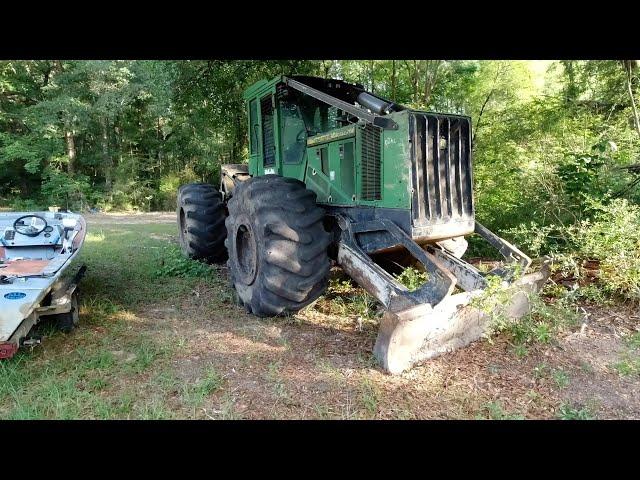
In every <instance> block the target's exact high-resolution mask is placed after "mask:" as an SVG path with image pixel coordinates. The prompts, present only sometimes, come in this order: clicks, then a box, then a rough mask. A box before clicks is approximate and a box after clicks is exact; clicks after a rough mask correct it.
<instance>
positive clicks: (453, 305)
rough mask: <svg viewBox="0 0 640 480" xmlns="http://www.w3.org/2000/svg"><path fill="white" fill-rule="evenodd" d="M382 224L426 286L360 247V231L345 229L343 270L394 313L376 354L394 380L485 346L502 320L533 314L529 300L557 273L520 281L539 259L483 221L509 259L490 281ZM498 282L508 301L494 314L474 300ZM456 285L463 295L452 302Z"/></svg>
mask: <svg viewBox="0 0 640 480" xmlns="http://www.w3.org/2000/svg"><path fill="white" fill-rule="evenodd" d="M380 223H381V227H382V226H383V227H384V228H385V230H387V231H388V232H389V233H391V234H392V235H393V236H394V237H395V238H396V239H397V240H398V244H401V245H402V246H404V247H405V248H406V249H407V250H408V251H409V252H410V253H411V255H412V256H413V257H414V258H415V259H416V260H418V261H419V262H420V263H421V264H422V265H423V267H424V268H425V270H426V272H427V274H428V279H427V282H426V283H425V284H424V285H423V286H422V287H420V288H419V289H417V290H415V291H409V290H408V289H407V288H406V287H404V286H403V285H401V284H400V283H398V282H397V281H396V280H395V279H394V278H393V277H392V276H391V275H390V274H389V273H388V272H386V271H385V270H384V269H383V268H382V267H380V266H379V265H378V264H376V263H375V262H373V261H372V260H371V258H370V257H369V256H368V255H367V254H366V253H365V252H364V251H363V250H362V249H360V248H359V246H358V244H357V242H356V241H354V235H353V232H352V231H351V229H349V226H348V225H344V224H343V225H342V226H343V227H347V233H348V235H347V236H345V237H343V241H342V242H341V244H340V247H339V250H338V263H339V264H340V265H341V267H342V268H343V270H345V271H346V272H347V274H349V275H350V276H351V277H352V278H353V279H354V280H356V281H357V282H358V283H359V284H360V285H361V286H362V287H363V288H364V289H365V290H366V291H367V292H369V293H370V294H371V295H373V296H374V297H375V298H376V299H377V300H378V301H379V302H380V303H382V305H383V306H384V307H385V309H386V311H385V313H384V315H383V317H382V320H381V323H380V329H379V331H378V337H377V339H376V343H375V347H374V354H375V356H376V358H377V360H378V362H379V363H380V364H381V366H382V367H383V368H384V369H385V370H386V371H388V372H389V373H392V374H397V373H401V372H403V371H405V370H407V369H409V368H410V367H411V366H413V365H414V364H415V363H417V362H420V361H423V360H426V359H429V358H433V357H435V356H438V355H440V354H442V353H446V352H451V351H453V350H456V349H458V348H461V347H464V346H466V345H468V344H469V343H471V342H473V341H475V340H478V339H480V338H481V337H482V336H483V334H485V332H487V331H488V330H489V328H490V323H491V319H492V317H493V316H494V315H496V314H499V315H501V316H503V317H506V318H510V319H517V318H519V317H521V316H523V315H525V314H526V313H528V311H529V308H530V304H529V296H530V295H531V294H532V293H535V292H537V291H539V290H540V289H541V288H542V286H543V285H544V283H545V282H546V281H547V279H548V277H549V274H550V271H549V265H548V264H546V263H545V264H544V265H543V268H542V269H541V270H540V271H539V272H536V273H531V274H527V275H524V276H519V274H521V273H524V272H526V270H527V268H528V267H529V266H530V264H531V259H530V258H529V257H527V256H526V255H525V254H524V253H522V252H521V251H520V250H518V249H517V248H516V247H515V246H513V245H511V244H510V243H508V242H506V241H505V240H503V239H502V238H500V237H498V236H497V235H495V234H493V233H492V232H490V231H489V230H488V229H486V228H485V227H483V226H482V225H480V224H479V223H477V222H476V226H475V232H476V233H478V234H479V235H481V236H482V237H483V238H485V240H487V241H488V242H489V243H490V244H491V245H492V246H494V247H495V248H496V249H497V250H499V251H500V253H501V254H502V256H503V257H504V258H505V262H504V264H503V266H502V267H500V268H497V269H494V270H492V271H491V272H488V273H487V274H486V275H483V274H481V273H480V272H479V271H478V270H477V269H476V268H475V267H473V266H472V265H470V264H469V263H467V262H465V261H464V260H461V259H459V258H457V257H455V256H453V255H451V254H450V253H449V252H447V251H446V250H445V249H443V248H441V247H439V246H438V245H429V246H428V247H426V249H425V250H423V249H422V248H421V247H420V246H419V245H417V244H416V243H415V242H413V240H412V239H411V238H410V237H409V236H408V235H407V234H406V233H405V232H404V231H402V230H401V229H400V228H399V227H397V226H396V225H395V224H394V223H393V222H391V221H387V220H381V221H380ZM490 275H494V276H498V277H499V278H500V279H501V287H502V288H501V294H500V300H499V301H496V302H494V303H492V304H491V308H489V309H487V308H486V306H483V307H480V303H479V302H474V299H479V300H480V299H481V298H482V296H483V295H484V294H485V293H486V289H487V286H488V281H487V278H488V277H489V276H490ZM456 285H457V286H458V287H460V288H461V289H462V290H463V292H462V293H457V294H453V295H452V292H453V290H454V288H455V287H456Z"/></svg>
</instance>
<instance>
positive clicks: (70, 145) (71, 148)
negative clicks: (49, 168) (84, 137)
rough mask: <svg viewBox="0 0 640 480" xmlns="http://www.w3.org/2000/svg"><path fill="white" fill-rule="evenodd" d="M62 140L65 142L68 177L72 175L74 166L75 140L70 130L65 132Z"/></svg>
mask: <svg viewBox="0 0 640 480" xmlns="http://www.w3.org/2000/svg"><path fill="white" fill-rule="evenodd" d="M64 138H65V140H66V142H67V156H68V157H69V163H68V165H67V172H68V173H69V175H73V173H74V172H75V166H76V165H75V164H76V139H75V136H74V134H73V131H71V130H67V131H66V132H65V134H64Z"/></svg>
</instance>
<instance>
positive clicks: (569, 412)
mask: <svg viewBox="0 0 640 480" xmlns="http://www.w3.org/2000/svg"><path fill="white" fill-rule="evenodd" d="M557 417H558V418H559V419H560V420H593V419H594V418H595V417H594V414H593V412H592V411H591V409H590V408H588V407H577V406H573V405H570V404H568V403H563V404H561V405H560V408H559V409H558V415H557Z"/></svg>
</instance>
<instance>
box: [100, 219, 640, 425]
mask: <svg viewBox="0 0 640 480" xmlns="http://www.w3.org/2000/svg"><path fill="white" fill-rule="evenodd" d="M87 219H88V222H89V226H90V228H91V226H92V225H93V226H102V225H104V226H109V225H128V224H152V223H165V224H166V223H173V222H174V221H175V220H174V214H172V213H159V214H138V215H123V214H99V215H87ZM170 240H171V239H170ZM173 241H175V238H174V239H173ZM217 270H218V273H219V275H220V276H221V277H223V278H224V277H225V275H226V271H225V269H224V268H222V267H219V268H218V269H217ZM228 293H229V292H227V291H226V290H225V289H224V288H223V287H212V286H208V285H199V286H197V287H195V288H194V289H193V290H192V291H191V292H190V293H189V294H188V295H184V296H181V297H179V298H176V299H173V300H172V301H170V302H165V303H163V304H156V305H153V306H140V307H139V308H137V309H136V310H135V312H134V313H135V317H136V327H135V328H140V329H142V330H144V331H145V332H147V333H150V334H153V335H158V336H162V337H163V338H171V339H172V340H171V341H172V342H174V343H175V344H178V345H179V347H178V348H177V350H176V353H175V354H174V355H173V356H172V358H171V369H172V372H173V375H175V376H176V378H177V379H178V383H179V384H194V383H197V382H199V381H201V380H202V379H203V378H204V377H205V376H206V375H207V372H209V371H210V370H211V369H214V370H215V372H217V374H219V376H220V378H221V379H222V380H221V381H222V382H223V384H224V387H223V388H220V389H217V390H216V391H215V392H213V393H212V394H211V395H209V396H207V397H206V399H205V401H204V403H203V404H202V406H201V407H199V408H198V410H197V411H195V412H194V413H193V416H195V417H196V418H626V419H628V418H634V419H635V418H640V376H639V375H638V374H637V373H633V374H621V373H620V371H619V369H617V368H616V367H615V366H616V365H617V364H619V363H620V362H622V361H623V360H624V359H625V358H627V357H628V356H629V355H635V354H636V353H637V352H635V351H632V350H633V349H630V347H629V345H628V343H627V341H626V339H628V338H629V336H630V335H631V334H633V333H634V332H637V329H638V326H639V325H640V322H639V320H640V314H639V313H638V312H637V311H635V310H633V309H631V308H627V307H624V306H617V307H612V308H608V309H602V308H587V310H586V312H587V317H586V318H587V320H588V322H587V323H585V324H584V325H579V326H576V327H575V328H574V329H572V330H570V331H566V332H562V333H561V334H560V335H559V336H558V338H557V339H556V341H555V342H551V343H549V344H534V345H532V346H530V348H529V349H528V352H527V353H526V355H524V356H518V355H517V354H516V352H515V351H514V348H513V345H511V344H510V343H509V342H508V341H507V340H506V338H504V337H503V336H497V337H495V338H494V339H493V340H492V342H489V341H480V342H476V343H474V344H472V345H471V346H469V347H468V348H465V349H462V350H459V351H457V352H454V353H451V354H448V355H445V356H442V357H439V358H436V359H433V360H430V361H428V362H426V363H424V364H423V365H420V366H418V367H417V368H414V369H413V370H411V371H410V372H407V373H405V374H403V375H400V376H395V377H392V376H388V375H386V374H384V373H382V371H381V370H379V369H378V368H377V367H376V365H375V361H374V359H373V358H372V355H371V350H372V348H373V344H374V341H375V335H376V331H377V324H376V321H375V320H373V321H366V322H363V321H362V319H361V318H359V317H358V316H357V315H353V314H349V315H346V316H345V315H331V314H328V313H326V312H328V311H331V309H330V308H327V305H326V302H328V300H326V299H321V300H320V301H319V302H318V303H317V304H316V305H314V306H311V307H308V308H307V309H305V310H303V311H302V312H300V313H299V314H297V315H295V316H292V317H287V318H276V319H258V318H256V317H253V316H250V315H247V314H245V313H244V311H243V310H242V309H240V308H239V307H236V306H234V305H233V304H232V303H231V301H230V298H229V297H228ZM634 352H635V353H634ZM176 391H177V390H176ZM168 402H169V404H171V400H168ZM172 408H174V407H172ZM175 408H178V407H175Z"/></svg>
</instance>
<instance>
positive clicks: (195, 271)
mask: <svg viewBox="0 0 640 480" xmlns="http://www.w3.org/2000/svg"><path fill="white" fill-rule="evenodd" d="M159 257H160V258H159V263H160V266H159V268H158V269H157V270H156V275H157V276H159V277H185V278H194V277H197V278H212V277H213V276H214V275H215V270H214V269H213V268H211V267H210V266H209V265H207V264H204V263H201V262H198V261H197V260H191V259H190V258H187V257H185V256H184V255H183V254H182V251H181V250H180V248H179V247H178V246H177V245H171V246H168V247H164V248H162V249H161V252H160V254H159Z"/></svg>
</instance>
